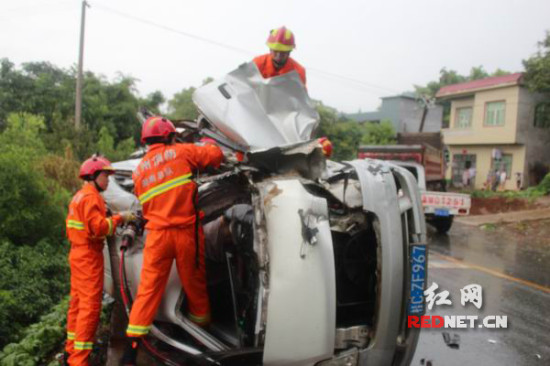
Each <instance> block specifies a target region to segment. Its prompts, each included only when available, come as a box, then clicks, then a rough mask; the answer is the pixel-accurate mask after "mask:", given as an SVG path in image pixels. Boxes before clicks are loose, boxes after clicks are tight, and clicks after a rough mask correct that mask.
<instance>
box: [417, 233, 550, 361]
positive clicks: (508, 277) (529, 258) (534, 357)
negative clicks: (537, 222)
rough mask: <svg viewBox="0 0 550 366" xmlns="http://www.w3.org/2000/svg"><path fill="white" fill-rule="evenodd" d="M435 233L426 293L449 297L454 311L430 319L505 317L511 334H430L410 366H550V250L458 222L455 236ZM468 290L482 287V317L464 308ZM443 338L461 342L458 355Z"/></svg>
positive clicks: (437, 309)
mask: <svg viewBox="0 0 550 366" xmlns="http://www.w3.org/2000/svg"><path fill="white" fill-rule="evenodd" d="M430 233H431V232H430ZM431 234H432V235H431V237H430V242H429V244H430V257H429V260H430V263H429V266H428V282H427V286H430V285H431V284H432V283H433V282H435V283H437V285H438V286H439V288H438V289H437V290H436V292H440V291H443V290H447V291H449V293H450V296H449V299H450V300H451V301H452V305H434V307H433V308H432V310H427V311H426V315H440V316H445V315H477V316H478V317H479V319H482V318H483V317H485V316H488V315H506V316H507V317H508V327H507V329H487V328H477V326H478V325H476V328H475V329H444V328H440V329H423V330H422V332H421V336H420V340H419V343H418V347H417V351H416V354H415V357H414V359H413V362H412V363H411V365H422V364H425V365H426V364H428V361H429V362H430V363H431V364H432V365H434V366H436V365H451V366H452V365H487V366H492V365H495V366H496V365H550V248H549V247H544V245H542V244H541V243H536V242H533V240H529V239H522V240H518V239H516V238H514V237H513V236H511V235H508V234H506V233H503V232H487V231H484V230H481V229H478V228H475V227H471V226H465V225H460V224H458V223H455V224H454V225H453V228H452V229H451V231H450V232H449V235H445V236H440V235H437V234H434V233H431ZM469 284H479V285H481V286H482V288H483V306H482V308H481V309H480V310H478V309H477V308H476V307H475V306H474V305H473V304H471V303H466V304H465V306H462V305H461V293H460V289H461V288H463V287H464V286H466V285H469ZM443 332H447V333H449V335H450V337H451V338H453V336H455V335H458V336H459V337H460V340H459V342H458V344H459V348H458V349H455V348H451V347H449V346H447V345H446V343H445V342H444V339H443V335H442V333H443Z"/></svg>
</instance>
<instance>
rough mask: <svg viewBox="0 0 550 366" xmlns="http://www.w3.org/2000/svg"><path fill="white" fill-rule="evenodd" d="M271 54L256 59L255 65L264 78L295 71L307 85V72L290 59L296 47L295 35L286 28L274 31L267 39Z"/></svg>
mask: <svg viewBox="0 0 550 366" xmlns="http://www.w3.org/2000/svg"><path fill="white" fill-rule="evenodd" d="M266 44H267V47H269V50H270V52H269V53H267V54H265V55H261V56H258V57H255V58H254V60H253V61H254V63H255V64H256V66H257V67H258V70H260V73H261V74H262V76H263V77H264V78H266V79H267V78H271V77H273V76H278V75H283V74H286V73H288V72H291V71H293V70H295V71H296V72H297V73H298V75H299V76H300V80H302V83H303V84H304V86H305V85H306V70H305V69H304V67H303V66H302V65H300V64H299V63H298V62H296V61H295V60H294V59H293V58H292V57H290V52H292V50H293V49H294V48H295V47H296V43H295V41H294V34H293V33H292V32H291V31H290V29H287V28H286V27H284V26H283V27H281V28H278V29H273V30H272V31H271V32H270V33H269V37H268V38H267V42H266Z"/></svg>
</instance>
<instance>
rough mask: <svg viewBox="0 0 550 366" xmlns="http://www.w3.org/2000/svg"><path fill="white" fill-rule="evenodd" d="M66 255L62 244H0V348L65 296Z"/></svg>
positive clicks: (67, 275)
mask: <svg viewBox="0 0 550 366" xmlns="http://www.w3.org/2000/svg"><path fill="white" fill-rule="evenodd" d="M67 252H68V244H67V243H66V242H62V241H59V242H49V241H47V240H41V241H40V242H38V243H37V244H36V245H34V246H32V247H31V246H25V245H23V246H16V245H14V244H12V243H10V242H9V241H6V240H4V241H3V242H0V288H1V289H2V290H1V291H0V347H2V346H3V345H5V344H6V343H7V342H13V341H15V340H17V339H18V338H19V336H20V334H21V331H22V330H23V329H24V328H25V327H27V326H29V325H30V324H32V323H34V322H36V321H37V320H38V319H39V318H40V316H41V315H42V314H44V312H47V311H48V310H49V309H51V307H52V306H53V305H55V304H57V303H58V302H59V300H60V299H61V298H63V296H65V295H66V294H67V293H68V292H69V287H70V285H69V268H68V263H67Z"/></svg>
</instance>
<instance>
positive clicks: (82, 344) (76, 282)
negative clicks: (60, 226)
mask: <svg viewBox="0 0 550 366" xmlns="http://www.w3.org/2000/svg"><path fill="white" fill-rule="evenodd" d="M113 172H114V169H113V167H112V166H111V163H110V162H109V160H107V159H105V158H104V157H101V156H96V155H94V156H92V157H91V158H89V159H88V160H86V161H85V162H84V163H83V164H82V166H81V167H80V174H79V176H80V178H81V179H83V180H84V181H85V184H84V186H83V187H82V189H80V190H79V191H78V192H77V193H76V194H75V195H74V197H73V199H72V201H71V203H70V204H69V214H68V215H67V222H66V224H67V237H68V238H69V241H70V243H71V250H70V253H69V264H70V268H71V296H70V302H69V311H68V314H67V342H66V346H65V351H66V355H65V356H66V358H65V361H66V362H68V364H69V365H88V356H89V355H90V353H91V351H92V346H93V339H94V336H95V332H96V328H97V324H98V322H99V314H100V310H101V298H102V294H103V253H102V252H103V243H104V240H105V237H106V236H109V235H112V234H113V233H114V232H115V228H116V226H117V225H119V224H121V223H122V222H127V221H129V220H132V219H134V215H133V214H132V213H131V212H129V211H125V212H121V213H119V214H117V215H113V216H111V217H108V216H107V209H106V207H105V201H104V200H103V198H102V197H101V195H100V193H101V192H103V191H104V190H105V189H107V186H108V185H109V175H110V174H112V173H113ZM67 356H68V357H67Z"/></svg>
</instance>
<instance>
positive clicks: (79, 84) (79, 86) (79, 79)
mask: <svg viewBox="0 0 550 366" xmlns="http://www.w3.org/2000/svg"><path fill="white" fill-rule="evenodd" d="M87 6H90V5H88V3H87V2H86V0H82V15H81V17H80V50H79V53H78V74H77V75H76V103H75V111H74V124H75V127H76V129H79V128H80V120H81V118H82V69H83V63H84V24H85V22H86V7H87Z"/></svg>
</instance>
